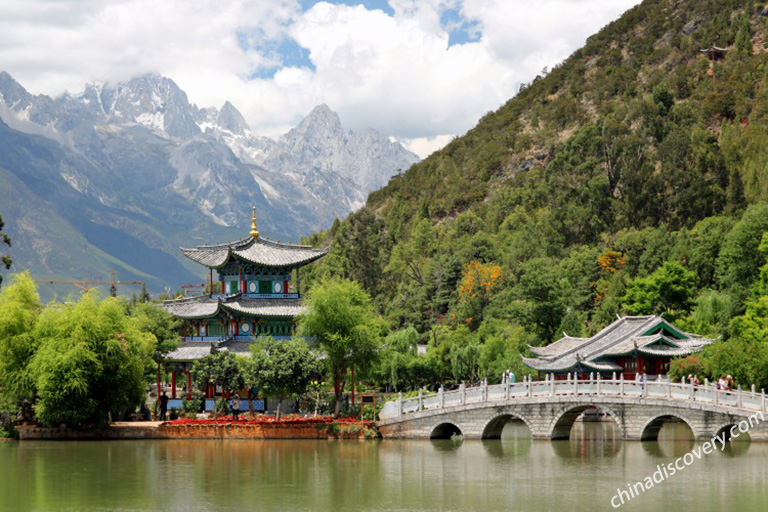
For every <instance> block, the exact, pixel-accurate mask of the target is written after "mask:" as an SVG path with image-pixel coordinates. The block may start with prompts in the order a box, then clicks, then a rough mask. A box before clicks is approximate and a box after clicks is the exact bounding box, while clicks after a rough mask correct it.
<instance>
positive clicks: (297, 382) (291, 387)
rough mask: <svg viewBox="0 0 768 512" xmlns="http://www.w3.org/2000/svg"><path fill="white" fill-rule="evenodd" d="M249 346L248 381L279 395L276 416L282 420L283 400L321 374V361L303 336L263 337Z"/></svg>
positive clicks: (305, 386)
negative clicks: (288, 337)
mask: <svg viewBox="0 0 768 512" xmlns="http://www.w3.org/2000/svg"><path fill="white" fill-rule="evenodd" d="M250 349H251V356H252V357H251V361H252V365H249V368H250V372H248V373H247V374H246V381H247V384H248V385H251V386H256V387H258V388H259V390H260V391H261V392H262V393H263V394H264V395H265V396H270V395H271V396H276V397H277V409H276V410H275V418H276V419H277V420H278V421H279V420H280V403H281V402H282V401H283V399H285V398H287V397H289V396H291V395H301V394H303V393H305V392H306V391H307V388H308V387H309V384H310V383H311V382H312V381H313V380H317V378H318V375H319V374H320V362H319V360H318V359H317V357H315V355H314V354H312V352H311V351H310V350H309V345H307V342H306V340H304V339H301V338H291V339H289V340H285V341H280V340H276V339H274V338H272V337H271V336H270V337H268V338H260V339H259V340H257V341H256V342H255V343H254V344H252V345H251V347H250Z"/></svg>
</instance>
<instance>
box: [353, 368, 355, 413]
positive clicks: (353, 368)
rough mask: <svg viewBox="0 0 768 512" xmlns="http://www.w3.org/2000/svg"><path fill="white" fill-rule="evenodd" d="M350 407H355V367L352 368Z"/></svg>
mask: <svg viewBox="0 0 768 512" xmlns="http://www.w3.org/2000/svg"><path fill="white" fill-rule="evenodd" d="M352 405H355V367H354V366H353V367H352Z"/></svg>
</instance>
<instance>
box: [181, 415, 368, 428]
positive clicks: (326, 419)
mask: <svg viewBox="0 0 768 512" xmlns="http://www.w3.org/2000/svg"><path fill="white" fill-rule="evenodd" d="M241 418H242V416H241ZM227 423H237V424H242V425H267V424H280V425H312V424H314V425H323V424H331V423H342V424H345V425H349V424H359V425H365V426H368V425H372V424H373V422H371V421H366V420H359V419H357V418H333V417H332V416H315V417H303V416H293V415H288V416H283V417H282V418H280V421H277V420H275V417H274V416H258V417H256V418H248V419H244V418H243V419H239V420H237V421H235V420H234V419H233V418H232V416H219V418H218V419H215V420H213V419H205V420H203V419H198V418H181V419H178V420H173V421H168V422H166V424H168V425H221V424H227Z"/></svg>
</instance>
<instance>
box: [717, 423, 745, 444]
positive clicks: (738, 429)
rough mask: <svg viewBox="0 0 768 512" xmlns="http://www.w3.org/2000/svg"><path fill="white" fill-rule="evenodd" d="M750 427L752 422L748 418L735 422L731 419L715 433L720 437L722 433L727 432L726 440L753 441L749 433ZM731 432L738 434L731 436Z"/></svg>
mask: <svg viewBox="0 0 768 512" xmlns="http://www.w3.org/2000/svg"><path fill="white" fill-rule="evenodd" d="M749 427H751V424H750V423H749V420H747V419H743V420H742V421H735V422H734V421H730V422H728V423H726V424H724V425H722V426H721V427H720V428H718V429H717V430H716V431H715V435H716V436H718V437H719V436H720V435H721V434H725V440H726V441H735V440H737V439H738V440H739V441H751V439H752V438H751V437H750V435H749ZM731 432H733V433H734V434H736V436H735V437H733V436H731Z"/></svg>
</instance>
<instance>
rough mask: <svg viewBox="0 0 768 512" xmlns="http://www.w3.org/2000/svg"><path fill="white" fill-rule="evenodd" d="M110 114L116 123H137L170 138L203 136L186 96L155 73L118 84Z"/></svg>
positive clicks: (169, 81)
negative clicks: (118, 121)
mask: <svg viewBox="0 0 768 512" xmlns="http://www.w3.org/2000/svg"><path fill="white" fill-rule="evenodd" d="M111 114H112V116H113V117H114V118H115V119H117V120H122V121H129V122H136V123H137V124H140V125H144V126H147V127H149V128H153V129H156V130H160V131H164V132H166V133H167V134H168V135H170V136H171V137H178V138H183V139H188V138H191V137H194V136H195V135H197V134H199V133H200V129H199V128H198V126H197V123H195V120H194V118H193V116H192V108H191V106H190V104H189V101H188V100H187V95H186V93H185V92H184V91H182V90H181V89H180V88H179V86H178V85H176V82H174V81H173V80H171V79H170V78H167V77H164V76H160V75H157V74H154V73H148V74H146V75H142V76H139V77H136V78H133V79H132V80H130V81H128V83H125V84H119V85H118V86H117V87H116V90H115V92H114V101H113V103H112V108H111Z"/></svg>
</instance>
